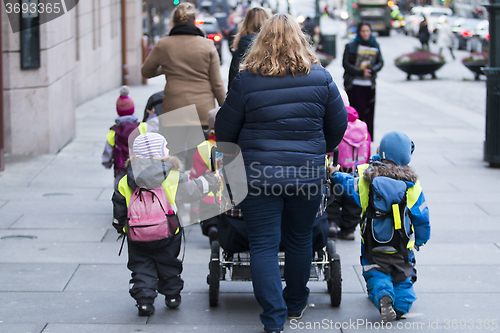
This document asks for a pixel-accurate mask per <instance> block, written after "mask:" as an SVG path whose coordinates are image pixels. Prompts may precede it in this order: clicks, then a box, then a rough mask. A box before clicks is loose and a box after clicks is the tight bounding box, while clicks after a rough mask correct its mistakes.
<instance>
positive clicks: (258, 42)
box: [240, 14, 320, 77]
mask: <svg viewBox="0 0 500 333" xmlns="http://www.w3.org/2000/svg"><path fill="white" fill-rule="evenodd" d="M319 63H320V62H319V59H318V57H317V56H316V54H315V53H314V51H313V50H312V48H311V46H310V44H309V43H308V42H307V39H306V36H305V35H304V33H303V32H302V30H301V29H300V25H299V23H298V22H297V21H295V20H294V19H293V18H292V17H291V16H290V15H289V14H276V15H274V16H273V17H271V18H270V19H269V20H268V21H267V22H266V23H265V24H264V26H263V27H262V30H261V31H260V33H259V35H258V36H257V38H256V39H255V41H254V43H253V44H252V46H251V48H250V50H249V52H248V55H247V56H246V58H245V61H244V62H243V64H242V65H241V66H240V71H244V70H248V71H249V72H250V73H252V74H257V73H260V75H263V76H280V77H281V76H285V75H287V74H288V73H291V74H292V75H295V74H298V75H302V74H309V73H310V72H311V67H312V65H313V64H319Z"/></svg>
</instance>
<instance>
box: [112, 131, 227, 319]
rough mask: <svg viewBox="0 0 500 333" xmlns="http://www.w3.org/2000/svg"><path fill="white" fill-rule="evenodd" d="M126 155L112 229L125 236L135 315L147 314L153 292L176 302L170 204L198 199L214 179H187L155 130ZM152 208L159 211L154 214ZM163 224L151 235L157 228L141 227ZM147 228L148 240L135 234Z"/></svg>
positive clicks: (176, 241)
mask: <svg viewBox="0 0 500 333" xmlns="http://www.w3.org/2000/svg"><path fill="white" fill-rule="evenodd" d="M132 153H133V155H132V156H131V159H130V163H128V166H127V175H125V176H124V177H123V178H122V179H121V180H120V182H119V185H118V188H117V189H116V190H115V192H114V194H113V198H112V201H113V215H114V219H115V221H114V222H113V227H115V228H116V230H117V232H118V233H120V234H127V244H128V255H129V259H128V265H127V267H128V268H129V269H130V270H131V271H132V279H131V280H130V290H129V292H130V295H131V296H132V297H133V298H134V299H135V300H136V301H137V307H138V309H139V315H140V316H149V315H151V314H153V313H154V310H155V308H154V306H153V303H154V300H155V298H156V296H157V295H158V293H160V294H163V295H165V304H166V305H167V306H168V307H169V308H176V307H178V306H179V305H180V303H181V295H180V292H181V290H182V288H183V285H184V281H183V280H182V279H181V272H182V262H181V261H180V260H179V259H178V258H177V257H178V255H179V252H180V246H181V234H182V227H181V225H180V223H179V220H178V216H177V207H176V202H189V201H195V200H199V199H201V198H203V197H204V196H205V195H207V194H208V193H209V192H210V191H212V190H214V189H216V188H217V180H216V178H215V177H214V175H213V174H204V175H202V176H201V177H199V178H197V179H194V180H189V179H188V177H187V175H185V174H184V173H183V172H179V171H178V170H179V169H182V166H181V162H180V161H179V159H178V158H177V157H174V156H169V154H168V149H167V141H166V140H165V138H164V137H163V136H162V135H160V134H157V133H145V134H141V135H140V136H138V137H137V138H136V139H135V141H134V143H133V149H132ZM155 191H156V192H155ZM153 192H154V193H157V195H154V194H153ZM165 194H166V196H165ZM162 197H163V200H161V198H162ZM155 201H156V202H157V203H156V206H155ZM141 205H142V206H141ZM148 205H149V206H148ZM158 206H161V209H158ZM138 207H139V208H138ZM141 207H142V210H140V208H141ZM152 207H155V208H156V211H155V212H156V213H158V211H159V214H156V215H154V213H152V212H153V211H154V209H153V208H152ZM137 212H140V213H137ZM153 217H158V219H157V220H154V218H153ZM132 221H135V222H137V221H144V222H143V223H144V225H142V226H139V227H137V228H136V229H135V228H134V225H133V224H132ZM172 221H174V222H172ZM166 224H168V228H169V230H167V231H169V232H168V233H167V234H160V235H156V234H155V233H156V232H157V231H158V230H160V229H150V227H148V228H146V226H152V225H154V226H155V227H156V226H165V225H166ZM147 230H154V231H152V232H151V233H152V235H153V236H154V238H152V237H149V236H150V235H148V237H149V238H146V237H144V238H143V239H139V238H138V237H139V235H144V233H145V232H148V231H147Z"/></svg>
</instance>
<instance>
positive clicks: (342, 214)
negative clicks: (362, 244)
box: [326, 195, 361, 232]
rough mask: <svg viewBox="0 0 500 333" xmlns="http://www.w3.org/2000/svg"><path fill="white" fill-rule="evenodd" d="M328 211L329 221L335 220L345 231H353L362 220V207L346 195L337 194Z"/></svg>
mask: <svg viewBox="0 0 500 333" xmlns="http://www.w3.org/2000/svg"><path fill="white" fill-rule="evenodd" d="M326 212H327V213H328V221H333V222H335V223H336V224H337V225H338V226H339V227H340V229H341V230H342V231H344V232H353V231H354V230H355V229H356V226H357V225H358V224H359V223H360V222H361V207H359V206H358V205H357V204H356V203H355V202H354V201H352V200H351V199H349V198H348V197H346V196H345V195H336V196H335V199H334V200H333V202H332V203H331V204H330V205H329V206H328V207H327V208H326Z"/></svg>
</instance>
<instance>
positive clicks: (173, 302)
mask: <svg viewBox="0 0 500 333" xmlns="http://www.w3.org/2000/svg"><path fill="white" fill-rule="evenodd" d="M165 305H166V306H168V307H169V308H171V309H174V308H177V307H178V306H179V305H181V294H177V295H176V296H165Z"/></svg>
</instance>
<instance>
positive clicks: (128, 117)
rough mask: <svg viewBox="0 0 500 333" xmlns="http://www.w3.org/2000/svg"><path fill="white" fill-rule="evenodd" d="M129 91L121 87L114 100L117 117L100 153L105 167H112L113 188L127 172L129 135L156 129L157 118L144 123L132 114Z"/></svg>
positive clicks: (132, 106) (132, 104)
mask: <svg viewBox="0 0 500 333" xmlns="http://www.w3.org/2000/svg"><path fill="white" fill-rule="evenodd" d="M129 93H130V90H129V88H128V87H127V86H123V87H121V89H120V97H118V99H117V101H116V112H117V113H118V118H116V120H115V124H114V125H113V126H112V127H111V128H110V130H109V132H108V135H107V137H106V145H105V147H104V151H103V153H102V165H104V167H106V168H107V169H111V167H113V168H114V176H115V189H116V187H117V186H118V182H119V181H120V179H122V177H123V176H125V175H126V174H127V168H126V166H125V162H126V161H127V160H128V158H129V142H133V140H132V139H133V137H132V138H130V139H129V136H130V135H131V134H132V135H133V136H137V135H139V134H143V133H146V132H157V131H158V119H156V118H153V119H151V120H149V121H148V122H147V123H146V122H140V121H139V120H138V119H137V117H136V116H134V110H135V106H134V101H133V100H132V98H130V96H129Z"/></svg>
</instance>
